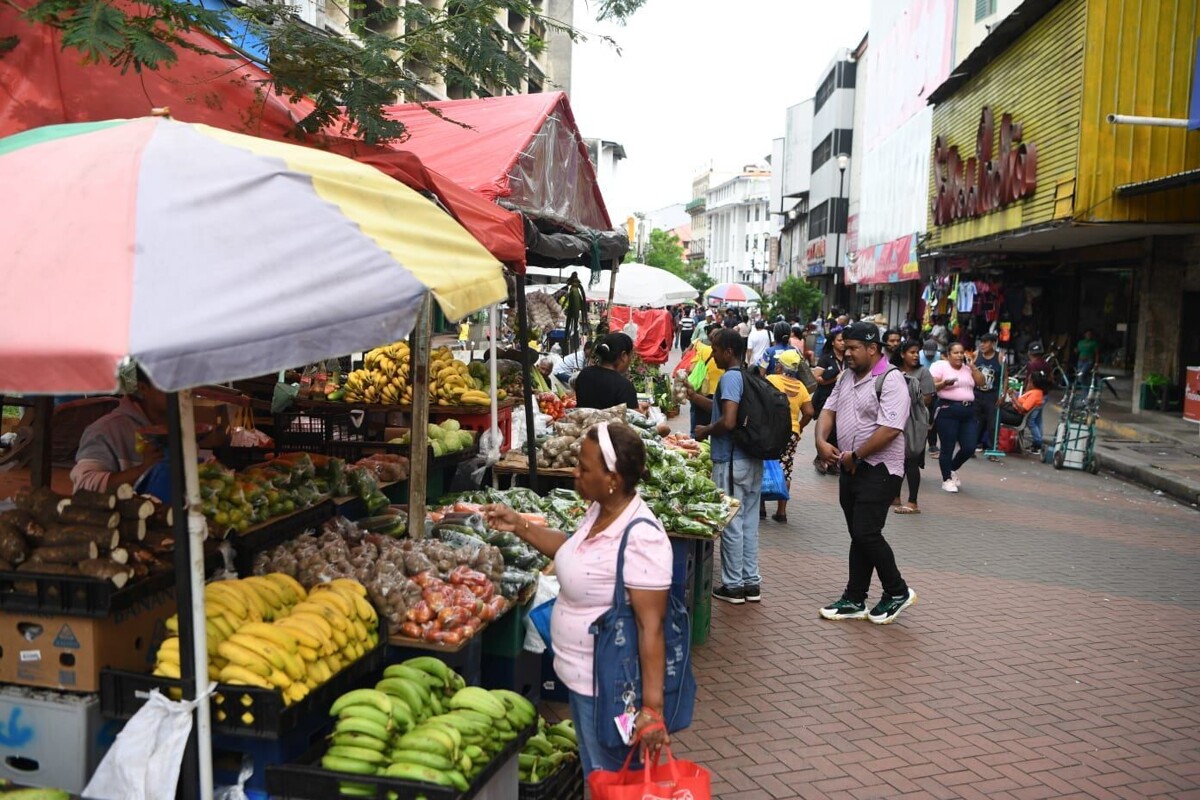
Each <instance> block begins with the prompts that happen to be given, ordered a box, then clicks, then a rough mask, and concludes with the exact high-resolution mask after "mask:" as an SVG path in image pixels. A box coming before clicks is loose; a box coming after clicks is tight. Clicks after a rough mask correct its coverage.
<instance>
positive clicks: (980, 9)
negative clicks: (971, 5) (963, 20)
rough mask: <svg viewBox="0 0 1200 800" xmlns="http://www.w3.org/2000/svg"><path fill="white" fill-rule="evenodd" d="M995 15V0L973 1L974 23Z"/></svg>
mask: <svg viewBox="0 0 1200 800" xmlns="http://www.w3.org/2000/svg"><path fill="white" fill-rule="evenodd" d="M995 13H996V0H975V21H976V22H979V21H981V20H985V19H987V18H988V17H990V16H991V15H992V14H995Z"/></svg>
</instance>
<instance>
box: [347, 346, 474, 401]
mask: <svg viewBox="0 0 1200 800" xmlns="http://www.w3.org/2000/svg"><path fill="white" fill-rule="evenodd" d="M411 361H412V359H411V353H410V352H409V348H408V343H407V342H396V343H395V344H390V345H386V346H384V347H377V348H375V349H374V350H371V351H369V352H368V353H366V355H364V356H363V367H362V369H356V370H354V371H353V372H351V373H350V374H349V375H347V376H346V387H345V392H344V393H343V394H342V398H341V399H342V400H343V401H344V402H347V403H384V404H388V405H411V404H412V381H411V380H410V378H411V373H412V367H411ZM429 399H430V400H432V401H434V402H435V403H437V404H438V405H442V406H456V405H477V406H486V405H488V404H489V403H490V402H491V400H490V398H489V397H488V394H487V392H485V391H484V390H483V383H482V382H481V381H479V380H478V379H476V378H475V377H473V376H472V375H471V373H470V372H469V371H468V370H467V365H466V364H464V363H463V362H461V361H459V360H458V359H457V358H455V357H454V353H453V352H451V351H450V349H449V348H448V347H439V348H437V349H436V350H434V351H432V352H431V353H430V354H429Z"/></svg>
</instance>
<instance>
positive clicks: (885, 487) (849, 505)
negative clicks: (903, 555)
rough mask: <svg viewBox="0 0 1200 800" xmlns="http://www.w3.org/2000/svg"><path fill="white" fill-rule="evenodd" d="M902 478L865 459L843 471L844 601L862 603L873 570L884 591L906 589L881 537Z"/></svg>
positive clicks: (895, 593)
mask: <svg viewBox="0 0 1200 800" xmlns="http://www.w3.org/2000/svg"><path fill="white" fill-rule="evenodd" d="M901 480H902V478H901V477H900V476H899V475H892V474H891V473H889V472H888V469H887V467H886V466H885V465H883V464H875V465H871V464H867V463H865V462H864V463H861V464H859V465H858V468H857V469H856V470H855V471H854V474H853V475H851V474H849V473H848V472H842V477H841V479H840V483H839V484H838V490H839V491H838V499H839V501H840V502H841V505H842V513H843V514H845V515H846V527H847V528H848V529H849V530H850V580H849V582H848V583H847V584H846V592H845V594H844V597H845V598H846V599H847V600H851V601H853V602H855V603H862V602H865V601H866V599H867V592H868V590H869V589H870V588H871V575H872V573H875V572H878V573H879V582H880V583H881V584H883V591H884V592H885V593H886V594H889V595H892V596H894V597H899V596H900V595H903V594H905V593H907V592H908V584H906V583H905V582H904V578H903V577H902V576H901V575H900V568H899V567H897V566H896V556H895V555H894V554H893V553H892V547H891V545H889V544H888V543H887V540H886V539H884V538H883V526H884V524H885V523H886V522H887V519H888V512H889V510H890V509H891V505H892V498H893V497H896V496H897V495H898V494H899V493H900V482H901Z"/></svg>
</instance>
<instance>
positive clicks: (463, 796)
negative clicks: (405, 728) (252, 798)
mask: <svg viewBox="0 0 1200 800" xmlns="http://www.w3.org/2000/svg"><path fill="white" fill-rule="evenodd" d="M536 732H537V722H534V723H533V724H531V725H530V726H529V727H528V728H526V729H525V730H523V731H521V732H520V733H519V734H518V735H517V738H516V739H513V740H512V741H511V742H509V743H508V744H507V745H505V746H504V749H502V750H501V751H500V752H499V753H497V754H496V756H495V757H494V758H493V759H492V760H491V761H490V762H489V763H488V765H487V767H486V768H485V769H484V770H483V771H482V772H480V773H479V774H478V775H476V776H475V780H473V781H472V782H471V785H470V786H469V787H467V790H466V791H465V792H463V791H459V790H457V789H453V788H450V787H447V786H438V785H435V784H432V783H419V782H416V781H408V780H401V779H400V778H388V777H384V776H381V775H353V774H349V773H345V772H334V771H332V770H328V769H324V768H323V767H322V766H321V756H322V755H323V754H324V753H325V749H326V747H325V745H324V744H321V745H318V746H316V747H313V748H312V749H311V750H309V751H308V752H307V753H306V754H305V755H304V757H303V758H302V759H301V760H300V763H298V764H287V765H283V766H270V767H267V793H268V794H269V795H270V796H271V797H272V798H273V799H274V800H332V798H340V797H357V798H375V800H417V798H422V797H423V798H425V800H516V797H517V791H518V790H517V755H518V754H519V753H520V752H521V749H522V748H523V747H525V742H527V741H529V737H531V736H533V735H534V733H536ZM343 787H345V788H343Z"/></svg>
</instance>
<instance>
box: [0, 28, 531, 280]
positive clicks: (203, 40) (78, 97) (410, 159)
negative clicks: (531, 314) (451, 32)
mask: <svg viewBox="0 0 1200 800" xmlns="http://www.w3.org/2000/svg"><path fill="white" fill-rule="evenodd" d="M9 35H16V36H19V37H20V40H21V41H20V44H18V45H17V47H16V49H14V50H12V51H11V52H9V53H7V54H6V55H5V57H4V58H2V59H0V136H8V135H10V134H13V133H18V132H20V131H24V130H28V129H30V128H36V127H39V126H42V125H53V124H58V123H64V122H89V121H95V120H102V119H114V118H132V117H141V116H145V115H146V114H148V113H150V110H151V109H153V108H155V107H162V106H167V107H169V108H170V109H171V115H172V116H173V117H174V118H175V119H178V120H182V121H185V122H201V123H204V124H207V125H212V126H214V127H218V128H224V129H226V130H231V131H235V132H237V133H246V134H250V135H252V136H260V137H263V138H266V139H276V140H286V141H290V142H293V143H297V131H296V128H295V124H296V122H297V121H298V120H300V119H303V118H304V117H305V116H307V115H308V113H309V112H310V111H311V110H312V107H313V106H312V104H311V103H309V102H308V101H303V100H302V101H300V102H296V103H293V102H291V101H290V100H289V99H288V98H285V97H279V96H276V95H275V94H273V93H272V91H271V88H270V83H269V81H270V76H268V75H267V74H266V73H265V72H263V71H262V70H261V69H259V68H258V67H257V66H255V65H254V64H252V63H250V62H248V61H246V60H245V59H244V58H242V57H241V56H239V55H237V54H236V53H235V52H234V51H233V50H232V49H231V48H230V47H229V46H228V45H226V44H225V43H224V42H223V41H221V40H220V39H217V38H216V37H213V36H210V35H208V34H205V33H202V32H199V31H196V32H193V33H190V34H182V35H184V36H186V37H187V38H188V39H189V40H191V41H193V42H195V43H197V44H199V45H201V46H202V47H204V48H206V49H208V50H212V51H215V52H217V53H224V54H228V55H230V56H232V57H233V58H230V59H225V58H218V57H216V56H212V55H205V54H201V53H196V52H194V51H191V50H187V49H184V48H179V47H177V48H175V51H176V53H177V54H178V57H179V60H178V62H177V63H176V64H175V65H174V66H173V67H171V68H169V69H160V70H143V71H142V72H141V73H140V74H139V73H137V72H135V71H133V70H129V71H127V72H126V73H125V74H122V73H121V71H120V70H119V69H117V68H114V67H110V66H108V65H104V64H100V65H85V64H84V63H83V60H82V56H81V54H80V53H79V52H77V51H75V50H66V51H64V50H63V49H62V43H61V37H60V34H59V33H58V32H57V31H56V30H54V29H53V28H51V27H50V26H48V25H36V24H31V23H29V22H27V21H26V20H24V19H22V18H21V16H20V13H19V12H18V11H17V10H16V9H14V8H13V7H11V6H8V5H4V4H0V36H9ZM299 143H302V144H303V143H305V142H299ZM307 143H310V144H312V145H313V146H316V147H322V148H325V149H328V150H332V151H334V152H337V153H340V154H342V155H346V156H349V157H352V158H355V159H356V160H359V161H363V162H365V163H369V164H371V165H372V166H374V167H376V168H377V169H380V170H382V171H383V172H385V173H387V174H388V175H391V176H392V177H393V178H395V179H397V180H399V181H401V182H403V183H404V184H406V185H407V186H410V187H412V188H414V189H417V190H423V191H428V192H431V193H432V194H434V195H436V196H437V197H438V198H439V199H440V200H441V202H442V204H443V205H444V206H445V207H446V208H447V209H448V210H449V211H450V213H451V214H452V215H453V216H454V218H455V219H457V220H458V222H459V223H460V224H461V225H462V226H463V227H464V228H466V229H467V230H469V231H470V232H471V234H472V235H473V236H475V238H476V239H477V240H478V241H479V242H480V243H481V244H482V245H484V247H486V248H488V250H489V251H490V252H491V253H492V254H493V255H495V256H496V258H497V259H499V260H500V261H504V262H506V263H508V264H510V265H512V266H513V267H514V268H516V269H518V271H523V269H524V264H525V234H524V228H523V223H522V220H521V217H520V215H519V214H515V213H513V212H511V211H508V210H506V209H504V208H501V207H499V206H497V205H495V204H494V203H492V202H490V199H491V198H488V199H484V198H481V197H479V196H478V195H477V194H476V193H475V192H473V191H470V190H469V188H468V187H464V186H461V185H459V184H457V183H455V182H454V181H453V180H451V179H450V178H447V177H446V176H445V175H444V174H440V173H439V172H437V171H435V170H433V169H429V168H428V166H427V165H426V164H423V163H422V159H421V158H420V157H419V156H417V155H414V154H413V153H411V152H406V150H405V149H396V148H387V147H372V146H370V145H365V144H363V143H361V142H358V141H356V140H353V139H349V138H345V137H339V136H328V135H327V136H315V137H309V140H308V142H307Z"/></svg>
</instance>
